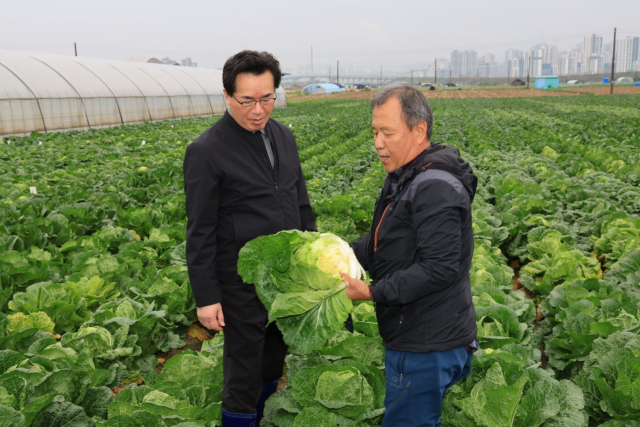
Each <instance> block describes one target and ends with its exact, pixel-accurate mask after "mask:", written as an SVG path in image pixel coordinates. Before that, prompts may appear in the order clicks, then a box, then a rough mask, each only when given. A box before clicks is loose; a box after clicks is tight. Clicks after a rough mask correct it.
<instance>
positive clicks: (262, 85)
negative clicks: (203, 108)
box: [224, 71, 276, 132]
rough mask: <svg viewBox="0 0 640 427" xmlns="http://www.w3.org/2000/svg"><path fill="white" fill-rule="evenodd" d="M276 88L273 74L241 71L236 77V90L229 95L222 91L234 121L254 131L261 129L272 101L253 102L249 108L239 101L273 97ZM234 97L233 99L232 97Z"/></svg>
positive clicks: (267, 116)
mask: <svg viewBox="0 0 640 427" xmlns="http://www.w3.org/2000/svg"><path fill="white" fill-rule="evenodd" d="M275 93H276V90H275V88H274V87H273V75H272V74H271V72H269V71H266V72H264V73H262V74H260V75H259V76H256V75H253V74H250V73H241V74H238V76H237V77H236V92H235V93H234V94H233V96H230V95H229V94H228V93H227V91H226V90H225V91H224V97H225V98H226V100H227V105H228V106H229V110H231V115H232V116H233V118H234V119H235V121H236V122H238V124H239V125H240V126H242V127H243V128H245V129H246V130H248V131H250V132H256V131H259V130H261V129H263V128H264V127H265V126H266V124H267V121H269V117H271V112H272V111H273V106H274V103H273V102H271V103H270V105H262V103H260V102H257V103H256V102H254V103H252V104H251V107H250V108H245V107H244V106H242V105H240V103H239V102H238V101H240V102H247V101H258V100H260V99H263V98H274V97H275V96H276V95H275ZM234 98H235V99H234Z"/></svg>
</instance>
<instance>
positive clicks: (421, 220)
mask: <svg viewBox="0 0 640 427" xmlns="http://www.w3.org/2000/svg"><path fill="white" fill-rule="evenodd" d="M477 182H478V180H477V177H476V176H475V175H473V172H472V170H471V167H470V166H469V164H468V163H466V162H464V160H462V159H461V158H460V152H459V151H458V149H457V148H453V147H448V146H443V145H442V144H435V145H431V146H429V147H428V148H427V149H426V150H425V151H423V152H422V153H421V154H420V155H419V156H418V157H417V158H416V159H415V160H414V161H412V162H411V163H409V164H407V165H404V166H403V167H401V168H399V169H397V170H396V171H394V172H391V173H389V174H388V175H387V178H386V180H385V182H384V185H383V187H382V193H381V194H380V197H379V198H378V201H377V202H376V208H375V212H374V219H373V224H372V227H371V232H369V233H367V234H365V235H364V236H362V237H360V238H359V239H357V240H356V241H355V242H353V243H352V244H351V245H352V247H353V249H354V251H355V253H356V256H357V258H358V260H359V261H360V263H361V264H362V265H363V267H364V268H365V269H367V270H368V271H369V272H370V273H371V276H372V279H373V281H372V287H371V293H372V296H373V300H374V302H375V304H376V314H377V317H378V325H379V327H380V335H382V339H383V345H384V346H385V347H386V348H388V349H391V350H396V351H411V352H420V353H428V352H432V351H446V350H451V349H454V348H460V347H464V346H467V345H469V344H471V343H472V342H473V341H474V339H475V338H476V335H477V327H476V315H475V309H474V307H473V302H472V300H471V283H470V279H469V270H470V268H471V258H472V257H473V249H474V241H473V228H472V223H471V203H472V201H473V197H474V195H475V191H476V186H477Z"/></svg>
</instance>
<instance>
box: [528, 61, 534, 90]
mask: <svg viewBox="0 0 640 427" xmlns="http://www.w3.org/2000/svg"><path fill="white" fill-rule="evenodd" d="M532 59H533V56H531V55H529V68H528V69H527V89H529V74H531V60H532Z"/></svg>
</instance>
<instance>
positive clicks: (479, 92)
mask: <svg viewBox="0 0 640 427" xmlns="http://www.w3.org/2000/svg"><path fill="white" fill-rule="evenodd" d="M580 89H584V88H580ZM593 89H599V88H593ZM583 92H584V90H583ZM423 93H424V94H425V96H426V97H427V99H451V98H532V97H540V96H576V95H579V94H573V93H569V92H552V91H543V90H535V89H529V90H527V89H463V88H459V89H439V90H425V91H423ZM638 93H640V91H638ZM375 94H376V92H374V91H369V92H365V91H361V92H340V93H332V94H329V95H301V96H291V97H289V98H288V100H289V101H306V100H310V99H371V98H373V95H375Z"/></svg>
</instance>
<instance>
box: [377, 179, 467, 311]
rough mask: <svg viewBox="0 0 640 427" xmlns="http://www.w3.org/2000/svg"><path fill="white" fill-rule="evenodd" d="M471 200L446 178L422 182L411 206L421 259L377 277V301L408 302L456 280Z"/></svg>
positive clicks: (397, 303)
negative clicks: (464, 225)
mask: <svg viewBox="0 0 640 427" xmlns="http://www.w3.org/2000/svg"><path fill="white" fill-rule="evenodd" d="M465 198H467V199H465ZM468 203H469V202H468V196H467V195H466V194H462V193H459V192H458V191H456V189H455V188H454V187H453V186H452V185H450V184H448V183H447V182H445V181H442V180H436V179H434V180H428V181H425V182H422V183H421V184H419V187H418V188H417V189H416V193H415V195H414V197H413V200H412V206H411V218H412V231H413V233H414V238H415V241H416V246H417V251H418V257H417V259H418V262H416V263H414V264H412V265H410V266H409V267H408V268H407V269H404V270H398V271H396V272H394V273H392V274H390V275H388V276H386V277H383V278H381V279H380V280H378V281H377V283H375V284H374V286H373V287H372V296H373V300H374V301H376V302H380V303H383V304H387V305H405V304H409V303H411V302H413V301H415V300H417V299H419V298H422V297H424V296H426V295H429V294H433V293H435V292H439V291H441V290H443V289H445V288H447V287H449V286H451V285H452V284H453V283H454V281H455V280H456V278H457V276H458V273H459V271H458V270H459V267H460V254H461V251H462V219H461V218H462V214H463V210H464V209H468Z"/></svg>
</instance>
